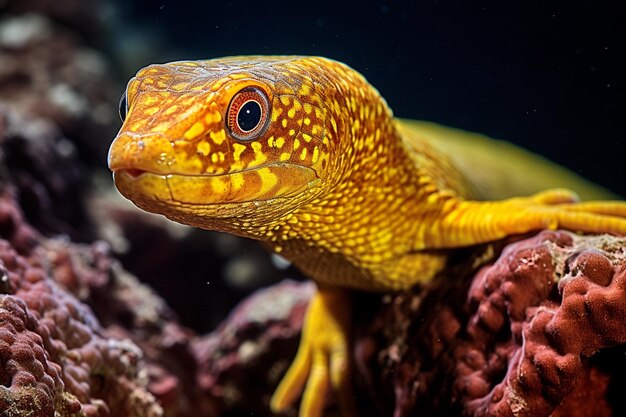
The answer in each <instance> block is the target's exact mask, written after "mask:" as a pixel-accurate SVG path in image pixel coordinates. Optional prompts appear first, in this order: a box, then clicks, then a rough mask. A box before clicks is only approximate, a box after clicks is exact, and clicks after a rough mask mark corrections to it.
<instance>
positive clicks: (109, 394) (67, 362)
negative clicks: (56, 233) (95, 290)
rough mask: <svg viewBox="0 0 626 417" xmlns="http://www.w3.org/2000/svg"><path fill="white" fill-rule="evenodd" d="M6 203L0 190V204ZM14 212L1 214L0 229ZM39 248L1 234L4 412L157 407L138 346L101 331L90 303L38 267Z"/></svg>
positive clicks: (150, 412)
mask: <svg viewBox="0 0 626 417" xmlns="http://www.w3.org/2000/svg"><path fill="white" fill-rule="evenodd" d="M10 204H11V201H10V200H7V199H6V198H3V201H2V203H1V204H0V206H4V207H6V206H8V205H10ZM5 211H9V210H6V208H5ZM14 211H15V210H14ZM7 219H10V220H7ZM19 220H20V219H19V218H16V217H15V216H14V217H13V218H10V217H9V216H5V217H4V219H0V230H6V229H7V227H6V223H9V222H12V223H16V222H19ZM13 228H14V229H18V230H19V227H15V226H14V227H13ZM37 250H38V248H37V247H35V248H33V250H32V252H31V256H30V257H25V256H22V255H20V254H18V253H17V252H16V251H15V250H14V249H13V247H12V246H11V244H10V243H9V242H8V241H6V240H2V239H0V276H1V277H2V290H3V291H2V292H3V294H2V295H0V381H1V383H2V388H1V390H0V410H2V415H6V416H22V415H23V416H27V415H29V416H30V415H32V416H36V415H41V416H51V415H53V414H54V413H57V414H56V415H59V416H79V415H85V416H146V417H148V416H160V415H162V409H161V407H160V406H159V405H158V404H157V402H156V400H155V398H154V397H153V395H152V394H150V393H149V392H148V390H147V389H146V384H147V381H146V377H145V375H144V374H143V373H142V366H141V360H142V352H141V351H140V350H139V348H138V347H137V346H136V345H135V344H133V343H132V342H131V341H130V340H127V339H115V338H112V337H107V336H106V335H105V332H104V331H103V329H102V327H101V326H100V324H99V323H98V320H97V319H96V317H95V316H94V314H93V312H92V310H91V309H90V308H89V307H87V306H86V305H85V304H83V303H81V302H80V301H78V300H77V299H76V298H75V297H74V296H73V295H71V294H70V293H68V292H67V291H65V290H63V288H61V287H59V285H57V284H56V283H55V282H54V281H53V280H52V279H51V277H50V276H49V275H48V274H47V272H46V271H45V269H44V268H42V266H41V263H42V261H43V259H41V258H40V257H38V256H37V254H36V252H37ZM81 413H82V414H81Z"/></svg>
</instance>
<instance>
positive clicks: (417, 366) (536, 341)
mask: <svg viewBox="0 0 626 417" xmlns="http://www.w3.org/2000/svg"><path fill="white" fill-rule="evenodd" d="M389 322H393V323H395V324H394V325H392V326H389V324H388V323H389ZM625 323H626V239H624V238H616V237H611V236H576V235H574V234H571V233H568V232H542V233H540V234H538V235H537V236H535V237H532V238H529V239H526V240H522V241H519V242H516V243H512V244H510V245H508V246H507V247H506V248H505V249H504V251H503V252H502V254H501V255H500V257H499V258H498V259H497V261H496V262H495V263H493V264H490V265H487V266H485V267H483V268H482V269H481V270H480V271H479V272H478V273H477V274H476V275H475V276H472V275H470V276H469V277H463V275H461V276H458V277H456V279H455V277H454V274H451V273H449V274H447V275H446V276H445V277H442V279H441V280H440V281H439V282H436V283H434V284H433V285H432V286H431V287H429V288H426V289H425V290H424V291H422V292H421V293H420V294H415V295H399V296H396V297H393V298H390V299H389V300H388V301H387V303H386V306H385V307H383V309H382V311H381V314H380V315H379V316H378V317H377V318H376V320H375V324H374V325H373V326H370V327H369V328H368V329H367V330H366V331H365V333H366V334H367V336H366V337H363V338H361V339H360V340H359V341H358V345H359V346H360V349H359V350H357V355H356V356H357V360H358V362H359V363H361V369H365V370H366V372H365V374H366V375H367V374H368V373H370V374H371V373H372V372H375V373H376V372H380V375H369V376H368V377H367V380H368V381H370V384H371V385H373V386H374V387H375V389H374V390H373V391H375V392H385V385H384V383H385V382H391V383H392V384H393V386H394V392H393V393H391V392H389V393H387V395H386V396H385V395H382V399H380V402H381V403H383V404H384V403H385V402H387V404H386V407H387V410H388V412H391V410H392V409H394V408H395V412H396V414H395V415H396V416H403V415H407V416H408V415H413V414H412V413H415V412H417V410H420V412H421V413H426V414H430V413H432V414H440V413H445V414H446V415H474V416H550V415H552V416H564V415H569V416H589V415H596V416H608V415H612V413H613V412H616V413H617V412H623V411H624V401H623V398H621V397H619V396H616V395H615V394H614V393H615V391H616V388H617V387H619V386H621V383H622V380H623V377H622V376H621V375H622V374H623V372H624V369H625V367H626V361H625V360H624V358H623V353H624V351H626V325H625ZM381 338H382V340H385V342H384V343H383V342H381ZM374 355H378V356H377V357H375V356H374ZM607 363H610V364H611V365H609V366H607ZM372 369H374V371H372ZM377 377H378V378H379V379H377ZM371 381H375V382H373V383H372V382H371ZM433 393H437V394H433ZM389 397H393V398H394V399H395V403H394V402H392V401H389Z"/></svg>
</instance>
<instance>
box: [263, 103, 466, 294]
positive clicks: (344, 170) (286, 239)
mask: <svg viewBox="0 0 626 417" xmlns="http://www.w3.org/2000/svg"><path fill="white" fill-rule="evenodd" d="M379 105H380V106H381V107H382V109H383V111H382V112H379V116H378V117H372V118H370V119H369V120H363V119H359V118H358V115H354V114H348V115H346V117H344V118H343V120H351V121H354V120H362V121H361V122H360V123H357V124H356V127H355V124H354V123H353V122H352V124H351V125H349V126H348V125H346V126H344V127H343V128H344V129H346V130H345V131H347V132H349V133H348V134H345V135H344V136H343V137H341V141H340V142H341V144H342V145H344V146H342V147H341V149H340V150H339V151H340V152H341V153H340V155H339V157H338V158H337V159H336V160H335V163H336V167H335V168H336V169H335V171H334V176H333V177H332V178H330V179H328V180H327V181H328V183H329V185H328V186H327V187H325V190H324V192H323V193H319V194H318V196H317V197H316V198H315V199H313V200H312V201H311V202H309V203H308V204H305V205H303V206H301V207H299V208H298V209H297V210H295V211H294V212H292V213H290V214H289V216H288V218H287V219H285V221H283V222H282V224H280V225H279V226H278V228H277V230H276V232H275V233H274V234H273V235H272V236H271V239H270V242H269V243H270V245H271V246H272V247H273V249H274V250H275V251H277V252H278V253H281V254H282V255H284V256H285V257H286V258H288V259H290V260H291V261H293V262H294V264H295V265H296V266H298V267H299V268H300V269H301V270H303V271H304V272H305V273H306V274H307V275H308V276H310V277H311V278H313V279H314V280H316V281H318V282H319V283H322V284H325V283H327V284H329V285H335V286H336V285H344V286H351V287H358V288H363V289H367V290H369V289H371V290H375V289H376V288H371V286H372V283H379V284H381V285H382V286H384V287H385V288H405V287H407V286H409V285H410V284H412V283H414V282H415V280H416V276H415V275H416V274H420V273H423V276H424V279H427V278H430V277H431V276H432V275H434V273H435V272H436V271H437V270H439V269H441V268H442V266H443V264H444V262H445V256H444V255H443V254H442V253H438V254H432V255H430V254H425V253H424V252H422V250H423V249H424V248H425V247H426V243H427V242H426V241H425V239H426V237H425V232H426V229H425V228H426V227H427V223H426V222H423V221H420V219H425V218H426V217H429V216H434V215H435V213H439V212H440V211H441V210H442V208H443V207H444V206H445V202H446V201H447V199H448V198H451V197H453V196H454V195H455V193H454V192H453V191H452V188H451V187H450V184H449V183H448V182H447V181H448V180H447V178H449V177H450V173H449V172H444V170H442V168H441V166H442V164H441V162H442V160H441V158H444V157H443V156H440V155H438V154H436V153H435V151H434V150H433V149H432V148H430V147H429V146H428V144H427V143H421V144H420V143H419V141H417V142H416V143H414V144H413V148H409V147H408V145H407V144H406V143H405V141H404V140H403V138H402V137H401V136H400V133H399V131H398V129H397V128H396V122H395V120H394V119H393V117H392V115H391V112H390V111H389V110H387V108H386V105H385V104H384V102H383V103H380V104H379ZM374 114H376V111H375V110H374ZM345 131H344V132H345ZM339 133H341V132H339ZM345 144H348V146H345ZM416 144H417V146H418V148H419V149H415V146H416ZM445 165H446V164H445V163H444V164H443V166H445ZM452 176H454V175H452ZM418 251H419V253H418ZM346 280H347V281H346ZM361 284H363V285H361Z"/></svg>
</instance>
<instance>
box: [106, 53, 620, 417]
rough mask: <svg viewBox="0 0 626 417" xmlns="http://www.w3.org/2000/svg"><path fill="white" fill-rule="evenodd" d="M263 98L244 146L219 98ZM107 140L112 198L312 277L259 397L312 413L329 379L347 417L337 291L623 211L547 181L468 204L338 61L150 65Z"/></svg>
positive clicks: (377, 284) (466, 186) (611, 225)
mask: <svg viewBox="0 0 626 417" xmlns="http://www.w3.org/2000/svg"><path fill="white" fill-rule="evenodd" d="M248 87H256V88H257V89H260V90H262V91H263V92H265V94H266V95H267V97H268V102H269V110H268V112H269V117H268V122H267V123H268V125H267V128H266V130H262V131H261V133H260V134H259V136H258V137H253V138H251V139H249V140H242V139H240V138H237V137H236V135H234V134H233V131H232V129H231V128H229V125H228V123H229V122H228V120H229V113H228V109H229V103H231V100H233V97H235V96H237V94H239V92H240V91H241V90H242V89H244V88H248ZM127 102H128V106H129V108H128V115H127V117H126V120H125V122H124V125H123V126H122V128H121V130H120V132H119V134H118V136H117V138H116V139H115V141H114V142H113V144H112V145H111V150H110V153H109V166H110V168H111V170H113V171H114V177H115V183H116V186H117V188H118V189H119V190H120V192H121V193H122V194H123V195H124V196H126V197H127V198H129V199H130V200H132V201H133V202H134V203H135V204H136V205H137V206H139V207H141V208H143V209H145V210H147V211H150V212H154V213H160V214H163V215H165V216H166V217H168V218H170V219H172V220H175V221H178V222H181V223H185V224H189V225H192V226H196V227H200V228H204V229H210V230H219V231H225V232H229V233H233V234H236V235H240V236H245V237H249V238H253V239H257V240H261V241H263V242H265V243H266V244H268V245H269V246H270V247H271V248H272V249H273V250H274V251H276V252H278V253H280V254H281V255H283V256H285V257H286V258H288V259H290V260H291V261H292V262H293V263H294V264H295V265H296V266H298V267H299V268H300V269H301V270H302V271H304V272H305V273H306V274H307V275H308V276H309V277H311V278H312V279H313V280H315V281H316V282H317V283H318V286H319V288H320V290H319V292H318V294H317V295H316V296H315V297H314V299H313V300H312V302H311V306H310V309H309V312H308V315H307V319H306V321H305V326H304V330H303V336H302V340H301V345H300V349H299V352H298V356H297V358H296V360H295V361H294V363H293V365H292V367H291V368H290V369H289V371H288V373H287V375H286V376H285V378H284V379H283V381H282V382H281V385H280V386H279V388H278V389H277V391H276V394H275V395H274V397H273V399H272V403H271V406H272V408H273V409H274V410H276V411H281V410H284V409H285V408H287V407H288V406H289V405H290V404H291V403H292V402H293V401H294V400H295V399H296V398H297V396H298V393H299V391H300V390H301V388H302V386H303V385H304V384H305V383H306V389H305V392H304V395H303V400H302V402H301V405H300V415H301V416H302V417H304V416H319V415H321V413H322V411H323V406H324V401H325V392H326V390H327V389H328V388H329V385H330V386H331V387H332V388H333V389H334V391H335V392H336V393H337V395H338V399H339V402H340V404H341V406H342V409H343V411H344V413H345V414H346V415H353V414H354V404H353V403H352V401H353V400H352V396H351V394H350V386H349V383H348V379H347V377H348V375H349V363H350V361H349V349H348V346H349V340H348V336H347V335H348V334H349V326H350V320H349V312H350V308H349V296H348V295H347V291H345V289H346V288H353V289H360V290H368V291H369V290H372V291H393V290H402V289H406V288H409V287H411V286H412V285H414V284H416V283H419V282H424V281H427V280H429V279H430V278H432V277H433V276H434V275H435V274H436V273H437V272H438V271H440V270H441V269H442V268H443V267H444V264H445V261H446V257H447V253H448V251H449V250H451V249H453V248H457V247H461V246H468V245H474V244H478V243H484V242H489V241H492V240H497V239H501V238H503V237H506V236H509V235H512V234H518V233H526V232H529V231H533V230H540V229H544V228H550V229H555V228H565V229H570V230H574V231H582V232H590V233H596V232H597V233H614V234H626V219H625V217H626V204H625V203H621V202H590V203H575V202H574V201H575V197H574V194H573V193H571V192H569V191H566V190H550V191H546V192H544V193H540V194H537V195H534V196H531V197H520V198H512V199H508V200H502V201H490V202H478V201H474V200H471V198H472V189H473V188H472V187H473V185H474V184H470V183H467V182H466V181H468V179H466V178H464V176H463V175H462V174H461V173H460V172H459V171H458V170H457V169H456V168H455V166H454V165H453V163H452V162H451V160H450V159H449V158H448V157H447V156H446V155H444V154H443V153H442V152H441V151H439V150H437V149H436V148H435V147H434V146H432V145H431V144H430V143H429V142H428V141H426V140H423V139H422V138H421V137H420V135H419V134H416V133H415V132H414V131H413V130H411V128H410V127H408V125H405V124H403V122H401V121H398V120H396V119H394V118H393V116H392V113H391V111H390V110H389V108H388V107H387V105H386V103H385V101H384V100H383V99H382V98H381V97H380V95H379V94H378V92H377V91H376V90H375V89H374V88H373V87H372V86H370V85H369V84H368V83H367V81H366V80H365V79H364V78H363V77H362V76H361V75H360V74H358V73H357V72H355V71H354V70H352V69H350V68H349V67H347V66H345V65H343V64H341V63H338V62H335V61H331V60H327V59H323V58H313V57H235V58H227V59H219V60H211V61H189V62H175V63H170V64H164V65H151V66H149V67H147V68H144V69H142V70H140V71H139V72H138V74H137V76H136V77H135V78H133V79H132V80H131V81H130V82H129V84H128V88H127Z"/></svg>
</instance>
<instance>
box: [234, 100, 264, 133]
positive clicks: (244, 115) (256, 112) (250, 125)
mask: <svg viewBox="0 0 626 417" xmlns="http://www.w3.org/2000/svg"><path fill="white" fill-rule="evenodd" d="M260 121H261V105H260V104H259V103H258V102H256V101H254V100H250V101H248V102H246V103H244V105H243V106H241V108H240V109H239V113H238V114H237V124H238V125H239V129H241V130H243V131H244V132H249V131H251V130H252V129H254V128H255V127H257V126H258V125H259V122H260Z"/></svg>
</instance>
